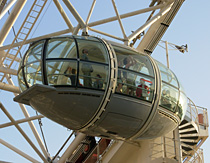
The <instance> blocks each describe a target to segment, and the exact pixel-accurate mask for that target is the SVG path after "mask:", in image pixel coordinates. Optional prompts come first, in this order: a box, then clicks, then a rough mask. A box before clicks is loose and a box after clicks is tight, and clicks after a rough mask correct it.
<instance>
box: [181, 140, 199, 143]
mask: <svg viewBox="0 0 210 163" xmlns="http://www.w3.org/2000/svg"><path fill="white" fill-rule="evenodd" d="M180 141H181V142H189V143H198V141H199V140H194V139H181V140H180Z"/></svg>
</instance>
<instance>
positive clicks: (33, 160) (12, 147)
mask: <svg viewBox="0 0 210 163" xmlns="http://www.w3.org/2000/svg"><path fill="white" fill-rule="evenodd" d="M0 143H1V144H3V145H4V146H6V147H7V148H9V149H11V150H13V151H14V152H16V153H17V154H19V155H21V156H23V157H24V158H25V159H27V160H29V161H31V162H33V163H39V161H37V160H35V159H34V158H32V157H30V156H29V155H27V154H26V153H24V152H22V151H21V150H19V149H17V148H15V147H14V146H12V145H11V144H9V143H7V142H5V141H4V140H2V139H0Z"/></svg>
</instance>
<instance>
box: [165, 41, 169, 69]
mask: <svg viewBox="0 0 210 163" xmlns="http://www.w3.org/2000/svg"><path fill="white" fill-rule="evenodd" d="M165 46H166V61H167V67H168V68H169V57H168V42H167V41H165Z"/></svg>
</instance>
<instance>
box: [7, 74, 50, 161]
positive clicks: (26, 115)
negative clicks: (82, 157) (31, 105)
mask: <svg viewBox="0 0 210 163" xmlns="http://www.w3.org/2000/svg"><path fill="white" fill-rule="evenodd" d="M6 78H7V81H8V83H9V84H11V85H13V86H14V83H13V81H12V79H11V78H9V75H7V76H6ZM14 95H15V96H17V95H18V94H17V93H14ZM18 104H19V106H20V108H21V110H22V112H23V114H24V116H25V117H26V118H30V115H29V113H28V111H27V109H26V108H25V106H24V105H23V104H21V103H18ZM28 124H29V126H30V128H31V131H32V132H33V134H34V136H35V138H36V140H37V142H38V144H39V146H40V148H41V150H42V152H43V154H44V155H45V157H46V158H47V157H49V154H48V153H47V150H46V148H45V146H44V144H43V142H42V139H41V138H40V136H39V134H38V132H37V130H36V127H35V125H34V123H33V122H32V121H29V122H28Z"/></svg>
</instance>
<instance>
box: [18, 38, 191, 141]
mask: <svg viewBox="0 0 210 163" xmlns="http://www.w3.org/2000/svg"><path fill="white" fill-rule="evenodd" d="M18 79H19V85H20V88H21V89H22V90H23V92H22V93H21V94H20V95H19V96H17V97H16V98H15V101H18V102H21V103H25V104H28V105H31V106H32V107H33V108H34V109H35V110H37V111H39V112H40V113H41V114H43V115H45V116H46V117H48V118H50V119H51V120H53V121H55V122H57V123H59V124H61V125H63V126H65V127H67V128H69V129H73V130H80V131H81V132H84V133H86V134H89V135H94V136H101V137H108V138H114V139H130V140H138V139H142V138H154V137H158V136H161V135H164V134H165V133H167V132H169V131H170V130H172V129H174V128H175V127H177V126H178V124H179V123H180V121H181V119H182V118H183V116H184V114H185V112H186V107H187V97H186V95H185V93H184V91H183V88H182V87H181V85H180V83H179V82H178V80H177V78H176V76H175V75H174V74H173V72H172V71H171V70H169V69H167V68H166V67H165V66H164V65H162V64H161V63H159V62H157V61H154V60H153V59H152V58H151V57H150V56H147V55H144V54H141V53H138V52H136V51H135V50H134V49H131V48H128V47H125V46H123V45H120V44H116V43H112V42H108V41H105V40H102V39H99V38H95V37H79V36H67V37H58V38H48V39H44V40H40V41H38V42H35V43H32V44H31V45H30V47H29V50H28V51H27V53H26V54H25V56H24V57H23V60H22V62H21V64H20V68H19V71H18Z"/></svg>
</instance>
